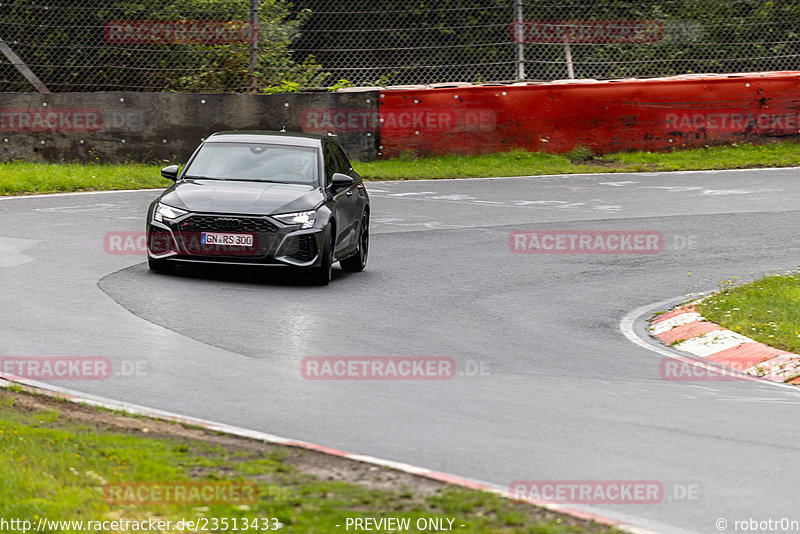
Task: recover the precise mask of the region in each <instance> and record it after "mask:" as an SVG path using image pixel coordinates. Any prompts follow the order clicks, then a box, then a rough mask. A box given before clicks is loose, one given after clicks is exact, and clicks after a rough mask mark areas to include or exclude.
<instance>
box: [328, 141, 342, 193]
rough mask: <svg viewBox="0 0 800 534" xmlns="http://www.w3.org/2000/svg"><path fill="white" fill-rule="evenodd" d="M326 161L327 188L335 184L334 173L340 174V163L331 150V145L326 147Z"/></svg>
mask: <svg viewBox="0 0 800 534" xmlns="http://www.w3.org/2000/svg"><path fill="white" fill-rule="evenodd" d="M324 160H325V186H326V187H327V186H329V185H331V183H333V173H335V172H340V171H339V162H338V161H337V159H336V156H335V155H334V153H333V150H331V145H327V146H326V147H325V153H324Z"/></svg>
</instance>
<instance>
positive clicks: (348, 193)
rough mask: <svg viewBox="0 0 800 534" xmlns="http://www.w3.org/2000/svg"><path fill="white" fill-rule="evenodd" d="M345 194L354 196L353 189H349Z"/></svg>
mask: <svg viewBox="0 0 800 534" xmlns="http://www.w3.org/2000/svg"><path fill="white" fill-rule="evenodd" d="M345 194H346V195H347V196H348V197H351V196H353V190H352V189H351V190H349V191H348V192H347V193H345Z"/></svg>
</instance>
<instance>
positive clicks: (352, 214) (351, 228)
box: [331, 143, 361, 247]
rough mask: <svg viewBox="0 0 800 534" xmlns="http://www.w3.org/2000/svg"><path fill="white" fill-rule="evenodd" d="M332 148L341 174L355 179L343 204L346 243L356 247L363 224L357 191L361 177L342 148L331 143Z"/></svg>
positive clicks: (346, 193) (346, 192) (347, 191)
mask: <svg viewBox="0 0 800 534" xmlns="http://www.w3.org/2000/svg"><path fill="white" fill-rule="evenodd" d="M331 148H332V150H333V154H334V157H336V160H337V164H338V166H339V168H340V169H341V170H340V171H339V172H341V173H342V174H346V175H348V176H350V177H351V178H353V183H352V184H350V186H349V187H348V188H347V190H346V191H345V196H344V199H343V200H342V204H343V206H344V209H345V211H346V214H345V216H346V217H347V230H346V233H345V236H344V241H345V242H346V243H347V246H348V247H349V246H355V245H356V243H357V241H358V224H359V223H360V222H361V210H360V205H359V196H358V194H357V190H356V189H357V188H358V187H361V177H360V176H358V175H357V174H356V173H355V172H354V171H353V167H352V166H351V165H350V160H348V159H347V156H346V155H345V154H344V151H343V150H342V147H340V146H339V145H337V144H336V143H331Z"/></svg>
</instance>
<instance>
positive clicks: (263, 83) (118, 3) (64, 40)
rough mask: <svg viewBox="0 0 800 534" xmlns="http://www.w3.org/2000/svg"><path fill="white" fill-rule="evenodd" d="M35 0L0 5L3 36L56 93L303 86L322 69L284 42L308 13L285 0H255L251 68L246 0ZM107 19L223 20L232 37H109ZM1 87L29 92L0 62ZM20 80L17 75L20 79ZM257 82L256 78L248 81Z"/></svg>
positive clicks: (294, 36) (318, 76)
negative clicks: (46, 3)
mask: <svg viewBox="0 0 800 534" xmlns="http://www.w3.org/2000/svg"><path fill="white" fill-rule="evenodd" d="M36 3H37V2H36V0H33V1H30V0H11V2H10V4H9V3H6V4H4V7H3V11H4V15H3V32H4V35H3V36H2V37H3V38H4V39H5V40H6V41H7V42H11V43H14V48H15V51H16V52H17V53H18V54H19V55H20V56H21V58H22V59H23V61H25V62H26V63H28V64H30V65H33V66H35V69H34V70H35V71H36V74H37V75H38V76H39V78H41V79H42V81H43V82H44V83H45V84H46V85H47V86H48V87H49V88H50V89H51V90H54V91H101V90H120V89H123V90H132V89H133V90H136V89H139V90H155V91H205V92H244V91H248V90H252V89H253V88H255V89H256V90H260V89H262V88H266V87H270V86H273V85H280V84H281V83H283V82H284V81H285V82H289V83H297V84H299V86H301V87H306V86H309V85H315V84H317V83H319V82H320V80H321V79H322V78H324V77H325V73H323V72H322V67H321V66H320V65H319V64H318V63H317V62H316V60H315V59H314V57H313V56H306V57H302V58H301V59H300V60H299V61H295V60H293V59H292V54H291V50H290V47H291V46H292V43H293V42H295V41H296V40H297V38H298V37H299V36H300V28H301V26H302V25H303V24H304V23H305V22H306V21H307V20H308V18H309V17H310V16H311V13H310V12H309V11H307V10H305V11H303V10H301V11H292V4H291V3H290V2H289V1H288V0H259V2H258V8H259V9H258V50H257V57H258V68H257V69H256V71H255V72H251V69H250V39H251V35H252V34H251V31H250V30H251V28H250V17H251V13H250V1H249V0H166V1H162V0H140V1H139V2H136V3H130V2H124V1H122V0H101V1H99V2H96V3H95V4H94V5H93V6H92V9H75V8H71V7H59V8H57V9H41V8H39V7H37V6H36V5H35V4H36ZM114 21H123V22H125V23H126V24H127V23H128V22H130V21H134V23H136V22H141V21H150V22H152V23H153V24H158V23H160V22H178V21H184V22H188V23H194V22H196V23H197V24H198V25H199V26H200V27H203V26H202V25H204V24H205V25H209V27H211V28H214V27H219V26H220V25H222V27H226V29H227V30H228V31H229V32H230V33H229V35H230V36H232V38H230V39H219V38H212V39H209V40H207V41H206V42H198V40H194V41H187V42H184V43H175V42H171V43H168V44H167V43H164V44H162V43H147V42H144V43H142V42H139V43H134V44H130V43H128V44H126V43H114V42H108V41H107V39H106V37H107V36H106V35H104V27H105V26H106V25H107V24H110V23H112V22H114ZM2 78H6V79H10V80H14V81H15V83H13V84H12V85H10V87H8V89H5V90H11V91H29V90H30V85H29V84H28V83H27V82H25V81H24V80H22V78H21V76H20V75H19V73H17V72H16V70H15V69H14V68H13V67H11V66H10V65H0V79H2ZM17 80H18V81H17ZM254 82H255V86H254Z"/></svg>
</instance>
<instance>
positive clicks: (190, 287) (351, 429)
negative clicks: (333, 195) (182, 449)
mask: <svg viewBox="0 0 800 534" xmlns="http://www.w3.org/2000/svg"><path fill="white" fill-rule="evenodd" d="M798 172H799V171H798V170H797V169H778V170H748V171H730V172H682V173H671V174H669V173H668V174H665V173H651V174H626V175H622V174H615V175H591V176H566V177H565V176H559V177H536V178H509V179H481V180H453V181H412V182H390V183H370V184H368V185H367V188H368V190H369V192H370V196H371V199H372V242H371V251H370V259H369V264H368V266H367V270H366V271H365V272H363V273H358V274H347V273H344V272H342V271H341V270H339V269H338V267H334V280H333V282H332V283H331V285H330V286H328V287H321V288H320V287H314V286H308V285H304V284H303V283H302V282H301V281H299V280H298V279H297V278H296V277H294V276H292V275H291V274H287V273H285V272H283V271H281V272H276V271H268V272H266V273H260V272H252V271H240V270H233V271H230V272H228V271H219V270H191V271H189V272H187V273H184V274H183V275H181V276H171V275H163V274H155V273H151V272H149V271H148V269H147V267H146V264H145V263H143V262H144V257H143V256H142V255H141V254H120V253H118V252H120V251H119V250H112V249H109V247H108V246H107V245H108V240H107V239H104V238H106V236H107V234H109V233H110V232H111V233H119V232H140V231H142V230H143V229H144V224H145V220H144V217H145V211H146V208H147V205H148V203H149V202H150V201H151V200H152V199H153V198H155V196H156V195H157V194H158V193H157V192H155V191H140V192H119V193H103V194H75V195H62V196H41V197H30V198H6V199H2V200H0V228H2V230H1V231H0V253H1V254H0V273H2V276H3V306H2V307H1V308H0V347H2V349H0V351H1V353H2V355H3V356H5V357H36V356H70V357H71V356H74V357H84V356H93V357H102V358H109V359H110V360H111V362H112V364H113V366H112V368H113V373H112V376H110V377H102V378H103V379H97V380H90V379H86V380H59V381H50V382H51V383H53V384H57V385H59V386H61V387H65V388H69V389H72V390H76V391H80V392H84V393H88V394H93V395H99V396H102V397H106V398H112V399H118V400H122V401H126V402H130V403H135V404H140V405H144V406H148V407H152V408H157V409H161V410H167V411H170V412H175V413H180V414H185V415H187V416H192V417H198V418H203V419H208V420H212V421H218V422H222V423H227V424H231V425H236V426H240V427H244V428H249V429H253V430H259V431H263V432H268V433H271V434H276V435H280V436H286V437H290V438H295V439H299V440H305V441H309V442H314V443H319V444H322V445H326V446H330V447H334V448H338V449H342V450H345V451H348V452H353V453H362V454H368V455H372V456H376V457H380V458H385V459H389V460H395V461H400V462H406V463H410V464H413V465H419V466H424V467H427V468H430V469H435V470H439V471H444V472H447V473H452V474H455V475H459V476H463V477H467V478H472V479H476V480H481V481H486V482H489V483H492V484H496V485H498V486H503V487H507V486H508V485H509V484H510V483H511V482H512V481H516V480H534V481H548V480H549V481H593V480H623V481H630V480H640V481H641V480H644V481H658V482H660V483H661V484H663V487H664V494H663V498H662V499H661V500H660V502H654V503H650V504H641V503H638V504H599V505H592V504H577V505H574V506H572V507H573V508H580V509H583V510H590V511H593V512H595V513H599V514H601V515H606V516H610V517H614V518H619V519H622V520H625V521H628V522H632V523H634V524H636V525H640V526H643V527H646V528H649V529H652V530H655V531H658V532H682V531H685V532H708V533H712V532H720V531H726V532H735V531H736V529H735V526H734V523H735V521H741V520H745V521H747V520H749V519H753V520H756V521H765V520H769V519H772V520H781V519H783V518H787V519H789V520H795V521H800V508H798V503H799V502H800V494H799V493H798V489H797V487H798V482H797V472H798V470H797V458H798V453H800V445H798V439H797V438H798V431H797V429H796V427H797V421H798V420H800V396H798V394H799V393H800V390H796V389H793V388H790V387H786V386H780V385H773V384H767V383H758V382H750V381H706V382H702V381H701V382H698V381H693V382H690V381H680V380H664V379H662V376H661V373H660V362H661V360H662V358H664V356H663V355H662V354H659V353H657V352H654V351H652V350H648V348H646V347H643V346H640V345H637V344H635V343H633V342H631V340H630V339H628V338H627V337H626V336H625V335H624V334H623V332H622V330H621V328H620V323H621V321H622V320H623V319H624V318H625V317H626V316H629V315H630V314H631V312H632V311H633V310H637V309H640V308H641V309H642V310H643V311H642V312H641V313H640V314H636V317H634V319H635V320H634V323H633V327H634V331H636V332H638V334H639V335H640V336H641V337H643V338H646V334H645V329H644V319H645V318H647V317H649V316H650V315H652V313H649V312H648V311H647V310H649V311H652V312H655V311H659V310H664V309H666V308H667V307H668V304H665V303H664V301H671V302H674V303H678V302H680V300H681V297H682V296H685V295H686V294H687V293H696V292H700V291H707V290H711V289H714V288H716V287H717V284H718V282H720V281H723V280H728V279H733V277H734V276H737V277H739V279H750V278H752V277H753V276H757V275H759V274H761V273H763V272H771V271H772V270H773V269H793V268H795V267H797V265H798V263H800V256H799V255H798V249H800V236H799V235H798V231H797V228H798V214H799V212H798V206H800V187H798V178H799V177H800V175H799V174H798ZM528 230H537V231H548V232H564V231H573V230H579V231H612V232H620V231H655V232H661V234H663V236H664V245H665V246H664V250H663V251H662V252H661V253H658V254H515V253H512V252H511V251H510V249H509V235H510V234H511V233H512V232H515V231H528ZM104 243H105V245H106V246H104ZM689 273H690V274H689ZM659 303H660V304H659ZM664 350H671V349H668V348H667V349H664ZM325 356H335V357H352V356H372V357H385V356H403V357H449V358H452V359H453V360H454V361H455V362H456V368H457V373H456V376H455V377H453V378H452V379H450V380H308V379H306V378H304V377H303V376H302V374H301V364H302V361H303V359H304V358H307V357H325ZM719 519H724V520H725V521H727V526H726V527H725V528H724V529H720V528H719V527H720V525H721V523H718V520H719ZM739 530H741V528H739Z"/></svg>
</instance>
